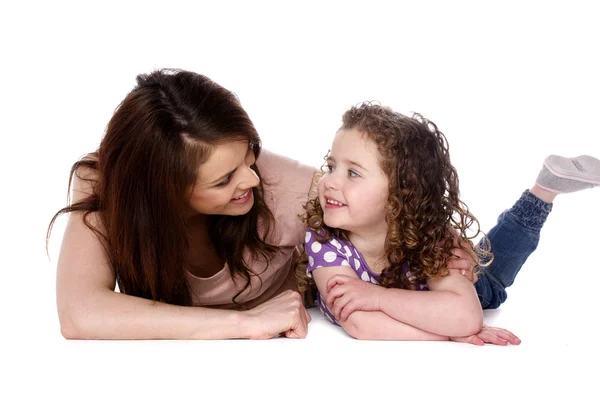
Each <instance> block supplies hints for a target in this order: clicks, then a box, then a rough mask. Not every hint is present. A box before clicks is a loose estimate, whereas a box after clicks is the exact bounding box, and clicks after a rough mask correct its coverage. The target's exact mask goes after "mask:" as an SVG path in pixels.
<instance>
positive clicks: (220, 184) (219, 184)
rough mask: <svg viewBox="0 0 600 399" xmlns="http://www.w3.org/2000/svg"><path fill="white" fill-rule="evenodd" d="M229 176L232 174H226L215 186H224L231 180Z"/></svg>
mask: <svg viewBox="0 0 600 399" xmlns="http://www.w3.org/2000/svg"><path fill="white" fill-rule="evenodd" d="M231 176H232V175H229V176H227V177H226V178H225V180H223V181H222V182H220V183H218V184H217V187H222V186H226V185H228V184H229V182H230V181H231Z"/></svg>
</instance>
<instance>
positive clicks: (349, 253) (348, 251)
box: [344, 245, 352, 256]
mask: <svg viewBox="0 0 600 399" xmlns="http://www.w3.org/2000/svg"><path fill="white" fill-rule="evenodd" d="M344 249H345V250H346V253H345V255H346V256H351V255H352V252H350V248H348V246H347V245H344Z"/></svg>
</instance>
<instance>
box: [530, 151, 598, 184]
mask: <svg viewBox="0 0 600 399" xmlns="http://www.w3.org/2000/svg"><path fill="white" fill-rule="evenodd" d="M536 184H537V185H538V186H540V187H541V188H543V189H545V190H548V191H552V192H554V193H572V192H575V191H579V190H584V189H586V188H592V187H596V186H599V185H600V160H599V159H596V158H594V157H592V156H589V155H580V156H578V157H575V158H566V157H561V156H559V155H550V156H549V157H548V158H546V159H545V160H544V167H543V168H542V170H541V172H540V174H539V175H538V178H537V181H536Z"/></svg>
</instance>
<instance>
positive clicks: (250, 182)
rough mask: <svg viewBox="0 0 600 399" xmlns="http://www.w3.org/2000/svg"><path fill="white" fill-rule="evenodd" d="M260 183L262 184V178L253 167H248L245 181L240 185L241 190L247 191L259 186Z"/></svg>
mask: <svg viewBox="0 0 600 399" xmlns="http://www.w3.org/2000/svg"><path fill="white" fill-rule="evenodd" d="M258 183H260V178H259V177H258V175H257V174H256V172H255V171H254V169H252V168H251V167H247V168H246V171H245V174H244V179H243V180H242V183H240V188H242V189H247V188H251V187H256V186H258Z"/></svg>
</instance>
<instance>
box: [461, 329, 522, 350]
mask: <svg viewBox="0 0 600 399" xmlns="http://www.w3.org/2000/svg"><path fill="white" fill-rule="evenodd" d="M450 340H451V341H456V342H463V343H467V344H473V345H483V344H494V345H507V344H511V345H519V344H520V343H521V340H520V339H519V338H518V337H517V336H516V335H515V334H513V333H511V332H510V331H508V330H505V329H504V328H497V327H488V326H486V325H484V326H483V328H482V329H481V331H479V332H478V333H477V334H474V335H470V336H468V337H450Z"/></svg>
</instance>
